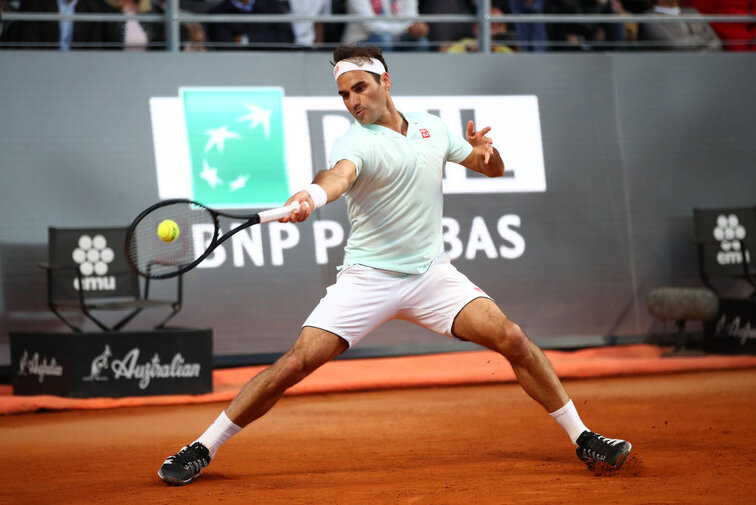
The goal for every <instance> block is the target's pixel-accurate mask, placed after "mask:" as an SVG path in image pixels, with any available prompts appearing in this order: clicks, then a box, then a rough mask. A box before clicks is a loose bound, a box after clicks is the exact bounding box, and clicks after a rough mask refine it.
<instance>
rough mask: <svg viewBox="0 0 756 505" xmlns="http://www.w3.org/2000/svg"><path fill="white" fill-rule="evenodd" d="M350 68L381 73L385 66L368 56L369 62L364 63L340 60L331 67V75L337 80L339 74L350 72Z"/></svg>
mask: <svg viewBox="0 0 756 505" xmlns="http://www.w3.org/2000/svg"><path fill="white" fill-rule="evenodd" d="M352 70H364V71H366V72H373V73H374V74H378V75H383V73H384V72H385V71H386V67H384V66H383V63H381V62H380V61H378V60H376V59H375V58H370V63H364V64H362V65H357V64H356V63H352V62H351V61H349V60H341V61H339V62H337V63H336V66H335V67H333V77H334V78H335V79H337V80H338V78H339V76H340V75H341V74H344V73H346V72H351V71H352Z"/></svg>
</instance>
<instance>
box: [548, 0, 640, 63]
mask: <svg viewBox="0 0 756 505" xmlns="http://www.w3.org/2000/svg"><path fill="white" fill-rule="evenodd" d="M546 13H547V14H587V15H590V14H603V15H607V14H622V13H623V12H622V4H621V3H620V2H619V1H615V0H548V2H547V4H546ZM547 31H548V34H549V39H550V40H551V41H552V42H554V43H555V44H554V45H553V46H552V49H553V50H556V51H559V50H567V51H575V50H582V51H592V50H607V49H618V48H621V47H624V42H625V27H624V25H623V24H622V23H550V24H549V25H548V26H547Z"/></svg>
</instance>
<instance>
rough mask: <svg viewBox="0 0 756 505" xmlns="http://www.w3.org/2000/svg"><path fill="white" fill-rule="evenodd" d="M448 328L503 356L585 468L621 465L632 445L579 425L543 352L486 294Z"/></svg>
mask: <svg viewBox="0 0 756 505" xmlns="http://www.w3.org/2000/svg"><path fill="white" fill-rule="evenodd" d="M452 332H453V333H454V335H456V336H457V337H459V338H462V339H464V340H469V341H470V342H475V343H477V344H480V345H482V346H484V347H487V348H488V349H491V350H493V351H496V352H498V353H500V354H501V355H502V356H504V357H505V358H506V359H507V360H508V361H509V363H510V364H511V365H512V369H513V370H514V373H515V375H516V376H517V380H518V381H519V383H520V385H521V386H522V388H523V389H524V390H525V392H526V393H527V394H528V395H530V396H531V397H532V398H533V399H534V400H535V401H537V402H538V403H539V404H541V405H542V406H543V407H544V408H545V409H546V410H547V411H548V412H549V414H550V415H551V416H552V417H553V418H554V419H555V420H556V421H557V422H558V423H559V425H560V426H562V428H564V430H565V431H566V432H567V435H568V436H569V437H570V439H571V440H572V442H573V443H574V444H575V445H576V446H577V455H578V457H579V458H580V459H581V460H582V461H583V462H585V463H586V464H587V465H588V467H589V468H593V467H594V465H595V464H596V463H606V464H608V465H609V466H610V467H612V468H619V467H620V466H622V463H624V462H625V460H626V459H627V456H628V454H629V453H630V450H631V448H632V446H631V444H630V443H629V442H626V441H624V440H620V439H609V438H605V437H603V436H601V435H597V434H595V433H593V432H591V431H590V430H588V428H586V426H585V425H584V424H583V422H582V421H581V420H580V416H579V415H578V413H577V410H575V406H574V405H573V404H572V400H570V397H569V396H568V395H567V392H566V391H565V389H564V387H563V386H562V383H561V381H560V380H559V377H557V375H556V372H555V371H554V368H553V367H552V366H551V363H550V362H549V360H548V358H547V357H546V355H545V354H544V353H543V351H541V350H540V349H539V348H538V346H536V345H535V344H534V343H533V342H532V341H531V340H530V339H529V338H528V337H527V336H526V335H525V332H523V331H522V328H520V327H519V326H518V325H517V324H515V323H514V322H513V321H511V320H510V319H509V318H508V317H507V316H505V315H504V313H503V312H502V311H501V309H499V307H498V306H497V305H496V304H495V303H494V302H493V301H491V300H490V299H488V298H477V299H475V300H473V301H472V302H470V303H469V304H467V306H465V308H464V309H462V311H460V313H459V314H458V315H457V317H456V319H455V320H454V324H453V326H452Z"/></svg>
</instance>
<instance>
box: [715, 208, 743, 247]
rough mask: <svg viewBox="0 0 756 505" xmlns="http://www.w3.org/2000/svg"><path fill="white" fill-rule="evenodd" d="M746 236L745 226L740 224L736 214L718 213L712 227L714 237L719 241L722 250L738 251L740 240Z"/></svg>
mask: <svg viewBox="0 0 756 505" xmlns="http://www.w3.org/2000/svg"><path fill="white" fill-rule="evenodd" d="M745 236H746V230H745V227H744V226H743V225H742V224H740V221H739V220H738V216H736V215H735V214H730V215H729V216H726V215H724V214H720V215H719V216H718V217H717V226H716V227H715V228H714V238H715V239H717V240H718V241H719V242H721V247H722V250H723V251H740V241H741V240H743V239H744V238H745Z"/></svg>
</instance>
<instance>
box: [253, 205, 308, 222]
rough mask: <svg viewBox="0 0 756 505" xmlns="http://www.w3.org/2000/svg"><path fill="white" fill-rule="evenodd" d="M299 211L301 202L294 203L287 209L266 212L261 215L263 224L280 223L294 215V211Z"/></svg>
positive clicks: (280, 208)
mask: <svg viewBox="0 0 756 505" xmlns="http://www.w3.org/2000/svg"><path fill="white" fill-rule="evenodd" d="M297 209H299V202H297V201H294V202H292V203H291V204H289V205H287V206H285V207H278V208H276V209H270V210H264V211H262V212H260V213H259V216H260V222H261V223H269V222H271V221H278V220H279V219H281V218H284V217H286V216H288V215H289V214H291V213H292V211H294V210H297Z"/></svg>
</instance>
